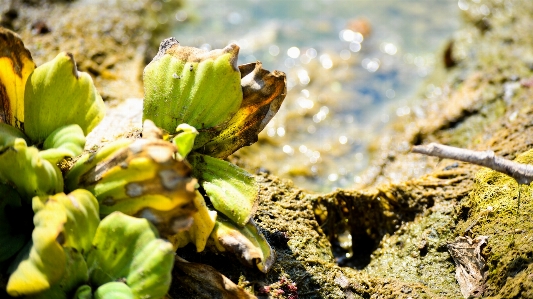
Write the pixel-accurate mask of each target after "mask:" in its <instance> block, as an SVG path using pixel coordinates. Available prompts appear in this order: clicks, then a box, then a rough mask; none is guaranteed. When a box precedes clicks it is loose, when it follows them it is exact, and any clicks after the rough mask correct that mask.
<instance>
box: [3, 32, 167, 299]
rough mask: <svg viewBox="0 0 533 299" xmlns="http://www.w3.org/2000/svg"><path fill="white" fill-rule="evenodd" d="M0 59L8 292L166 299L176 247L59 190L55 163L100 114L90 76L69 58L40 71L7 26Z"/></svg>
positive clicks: (70, 153)
mask: <svg viewBox="0 0 533 299" xmlns="http://www.w3.org/2000/svg"><path fill="white" fill-rule="evenodd" d="M0 53H2V56H1V57H0V102H1V104H2V105H1V107H2V109H3V110H2V111H1V113H0V116H1V120H2V123H0V165H1V167H0V194H1V196H0V228H1V229H0V243H1V244H2V246H1V247H0V270H1V273H2V276H4V275H6V274H7V276H8V277H9V279H8V280H7V286H6V291H7V293H8V294H9V295H11V296H32V297H34V298H67V295H68V294H69V293H74V292H76V293H77V295H76V298H78V294H79V297H80V298H90V297H91V296H92V292H93V290H91V287H92V288H94V289H95V290H94V295H95V297H97V298H98V297H102V298H103V297H107V296H108V295H109V294H111V293H112V292H116V291H117V290H119V289H120V290H121V292H123V293H124V292H125V293H128V292H129V294H130V296H129V298H134V297H135V298H139V297H145V296H152V297H155V298H162V297H163V296H164V295H165V294H166V292H167V290H168V288H169V286H170V271H171V269H172V265H173V261H174V250H173V248H172V245H171V244H170V243H168V242H166V241H164V240H162V239H159V238H158V237H159V233H158V231H157V230H156V229H155V228H154V227H153V226H152V225H151V224H150V223H149V222H148V221H147V220H146V219H137V218H134V217H130V216H126V215H124V214H122V213H118V212H117V213H114V214H112V215H110V216H109V217H106V218H105V219H104V220H103V221H101V222H100V216H101V215H102V210H101V209H100V207H99V204H98V202H97V200H96V198H95V197H94V195H93V194H92V193H91V192H89V191H87V190H83V189H76V190H72V192H71V193H69V194H68V195H66V194H65V193H63V189H64V181H63V174H62V171H61V170H60V168H59V165H60V164H64V162H65V160H64V159H65V158H74V157H76V156H78V155H80V154H81V153H82V151H83V148H84V146H85V135H86V134H88V133H89V132H90V131H91V130H92V129H93V128H94V127H95V126H96V125H97V124H98V122H100V120H101V119H102V118H103V115H104V103H103V101H102V98H101V97H100V96H99V95H98V92H97V91H96V89H95V87H94V85H93V83H92V79H91V77H90V76H89V75H88V74H85V73H81V72H78V71H77V69H76V64H75V62H74V59H73V57H72V56H71V55H69V54H68V53H60V54H59V55H58V56H57V57H56V58H55V59H54V60H52V61H50V62H48V63H45V64H43V65H42V66H39V67H37V68H35V64H34V63H33V61H32V58H31V55H30V53H29V51H28V50H27V49H25V48H24V45H23V43H22V41H21V40H20V39H19V37H18V36H17V35H16V34H14V33H13V32H11V31H8V30H6V29H3V28H0ZM125 179H128V178H127V177H125ZM32 218H33V226H32ZM131 244H137V246H133V247H132V246H131ZM115 280H124V282H125V283H126V284H124V283H122V285H120V286H118V285H117V283H118V282H114V281H115ZM85 284H90V285H91V287H89V286H88V285H85ZM76 290H77V291H76ZM84 296H85V297H84ZM87 296H88V297H87ZM126 298H127V297H126Z"/></svg>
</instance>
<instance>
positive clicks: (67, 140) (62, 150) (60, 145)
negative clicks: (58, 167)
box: [40, 124, 85, 164]
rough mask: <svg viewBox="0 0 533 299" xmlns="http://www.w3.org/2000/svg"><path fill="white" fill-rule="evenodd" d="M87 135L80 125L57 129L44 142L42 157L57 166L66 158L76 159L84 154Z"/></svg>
mask: <svg viewBox="0 0 533 299" xmlns="http://www.w3.org/2000/svg"><path fill="white" fill-rule="evenodd" d="M84 147H85V135H83V130H82V129H81V128H80V126H79V125H76V124H73V125H67V126H64V127H60V128H57V129H56V130H55V131H53V132H52V133H51V134H50V135H49V136H48V137H47V138H46V140H45V141H44V144H43V150H42V151H41V152H40V155H41V157H42V158H43V159H46V160H48V161H50V163H53V164H57V163H58V162H59V161H61V160H63V158H65V157H70V158H73V157H76V156H78V155H80V154H81V153H82V152H83V148H84Z"/></svg>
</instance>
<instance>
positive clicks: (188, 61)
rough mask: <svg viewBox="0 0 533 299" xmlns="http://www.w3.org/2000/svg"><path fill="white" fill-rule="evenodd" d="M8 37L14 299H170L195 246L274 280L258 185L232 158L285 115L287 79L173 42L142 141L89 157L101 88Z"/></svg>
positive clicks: (6, 214) (2, 150)
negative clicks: (259, 218) (259, 215)
mask: <svg viewBox="0 0 533 299" xmlns="http://www.w3.org/2000/svg"><path fill="white" fill-rule="evenodd" d="M0 39H1V40H2V43H1V44H0V47H1V49H0V50H1V51H0V53H2V55H4V56H2V57H0V70H1V72H0V100H1V103H2V107H3V111H0V120H1V121H2V122H0V165H1V166H0V191H1V192H2V195H3V197H2V198H0V199H1V201H0V216H1V217H0V228H1V231H0V241H2V244H8V245H2V248H0V270H1V273H5V274H7V275H8V276H9V280H8V282H7V292H8V293H9V294H10V295H11V296H23V295H30V296H33V297H36V298H49V297H54V298H67V294H75V295H74V297H75V298H90V297H94V298H104V297H108V296H111V294H117V296H118V295H119V294H120V296H123V297H124V298H138V297H145V296H149V297H154V298H162V297H163V296H164V295H165V293H166V292H167V290H168V288H169V286H170V271H171V269H172V265H173V263H174V250H176V249H177V248H180V247H183V246H185V245H187V244H188V243H191V242H192V243H194V244H195V246H196V249H197V250H198V251H203V250H204V249H205V248H206V247H209V248H211V249H213V250H216V251H220V252H231V253H233V254H236V255H237V257H238V258H239V259H240V260H241V261H242V262H243V263H244V264H246V265H249V266H256V267H257V268H258V269H259V270H260V271H263V272H267V271H268V270H269V269H270V268H271V266H272V264H273V262H274V256H275V254H274V251H273V250H272V248H271V247H270V245H269V244H268V242H267V241H266V239H265V238H264V236H263V235H262V234H261V232H260V231H259V230H258V229H257V227H256V225H255V224H254V222H253V220H252V217H253V214H254V213H255V210H256V209H257V204H258V191H259V190H258V185H257V182H256V181H255V178H254V177H253V176H252V175H250V174H248V173H247V172H246V171H244V170H243V169H241V168H239V167H237V166H236V165H233V164H231V163H230V162H228V161H225V160H224V159H225V158H226V157H227V156H228V155H230V154H232V153H233V152H235V151H236V150H238V149H239V148H241V147H242V146H245V145H249V144H252V143H253V142H255V141H256V140H257V134H258V133H259V132H260V131H261V130H262V129H263V128H264V127H265V125H266V124H267V123H268V121H269V120H270V119H271V118H272V117H273V116H274V115H275V113H276V112H277V110H278V109H279V106H280V105H281V102H282V101H283V99H284V97H285V93H286V88H285V75H284V74H283V73H281V72H277V71H275V72H269V71H266V70H263V69H262V67H261V63H260V62H256V63H252V64H247V65H243V66H239V67H237V66H236V61H237V55H238V50H239V48H238V47H237V46H236V45H231V46H228V47H226V48H224V49H222V50H214V51H211V52H207V51H203V50H200V49H195V48H189V47H181V46H179V44H178V43H177V41H176V40H175V39H173V38H170V39H167V40H165V41H163V42H162V43H161V47H160V49H159V53H158V54H157V55H156V57H155V58H154V60H153V61H152V62H151V63H150V64H149V65H148V66H147V67H146V68H145V72H144V76H143V78H144V83H145V99H144V111H143V118H144V123H143V132H142V138H141V139H127V140H117V141H115V142H112V143H110V144H108V145H106V146H103V147H102V148H100V149H98V150H96V151H94V152H90V153H86V154H84V155H81V154H82V152H83V149H84V146H85V136H86V135H87V134H88V133H89V132H90V131H91V130H92V129H93V128H94V127H95V126H96V125H97V124H98V123H99V122H100V120H101V119H102V118H103V114H104V104H103V101H102V98H101V97H100V96H99V94H98V92H97V91H96V89H95V87H94V85H93V83H92V79H91V77H90V76H89V75H87V74H85V73H81V72H78V71H77V68H76V64H75V62H74V59H73V57H72V55H70V54H68V53H61V54H59V55H58V56H57V57H56V58H55V59H54V60H52V61H50V62H48V63H45V64H43V65H42V66H39V67H37V68H36V67H35V64H34V63H33V61H32V58H31V54H30V53H29V51H28V50H27V49H25V48H24V45H23V43H22V41H21V40H20V39H19V38H18V36H17V35H16V34H14V33H12V32H10V31H8V30H6V29H2V28H0ZM80 155H81V156H80ZM71 160H74V162H70V161H71ZM66 193H68V194H66ZM128 215H129V216H128ZM19 216H20V217H19ZM131 216H134V217H131ZM136 217H139V218H145V219H139V218H136ZM32 218H33V224H34V226H32V225H31V219H32ZM101 218H102V219H103V220H101V221H100V219H101ZM21 222H22V223H23V225H18V223H21ZM30 233H31V238H30ZM160 235H161V236H162V237H164V238H166V239H168V240H169V241H170V243H169V242H167V241H164V240H162V239H159V236H160ZM132 244H137V245H135V246H132ZM180 263H181V264H180V265H181V267H184V268H186V269H188V271H191V273H195V271H197V270H198V269H204V267H202V266H195V265H193V264H187V263H186V262H180ZM202 271H203V270H202ZM213 271H214V270H213ZM3 275H4V274H3ZM213 275H215V276H217V275H220V274H218V273H214V274H213ZM217 277H218V276H217ZM239 292H240V291H239ZM243 292H244V291H243Z"/></svg>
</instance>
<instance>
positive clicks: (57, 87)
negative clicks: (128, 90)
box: [24, 52, 105, 144]
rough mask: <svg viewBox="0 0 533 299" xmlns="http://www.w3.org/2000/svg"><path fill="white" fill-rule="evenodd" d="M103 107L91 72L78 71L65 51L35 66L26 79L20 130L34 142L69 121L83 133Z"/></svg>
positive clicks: (67, 123) (98, 115)
mask: <svg viewBox="0 0 533 299" xmlns="http://www.w3.org/2000/svg"><path fill="white" fill-rule="evenodd" d="M104 110H105V105H104V102H103V100H102V98H101V97H100V95H99V94H98V92H97V91H96V88H95V87H94V84H93V81H92V79H91V76H89V74H87V73H83V72H78V70H77V68H76V63H75V62H74V58H73V57H72V55H71V54H69V53H65V52H63V53H60V54H59V55H57V56H56V58H54V59H53V60H51V61H49V62H47V63H45V64H43V65H41V66H39V67H38V68H36V69H35V71H34V72H33V73H32V74H31V75H30V77H29V78H28V80H27V82H26V90H25V93H24V119H25V124H24V131H25V132H26V134H27V135H28V136H29V137H30V139H31V140H32V141H33V142H35V143H37V144H39V143H41V142H43V141H44V140H45V139H46V138H47V137H48V136H49V135H50V134H51V133H52V132H54V131H55V130H56V129H58V128H60V127H63V126H66V125H71V124H77V125H79V126H80V127H81V129H82V130H83V133H84V135H85V136H87V134H88V133H89V132H90V131H91V130H92V129H93V128H94V127H96V125H97V124H98V123H99V122H100V121H101V120H102V118H103V117H104Z"/></svg>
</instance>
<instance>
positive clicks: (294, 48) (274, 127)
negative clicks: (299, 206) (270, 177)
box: [172, 0, 459, 192]
mask: <svg viewBox="0 0 533 299" xmlns="http://www.w3.org/2000/svg"><path fill="white" fill-rule="evenodd" d="M458 11H459V8H458V3H457V1H452V0H373V1H371V0H357V1H338V0H321V1H320V0H316V1H309V0H307V1H299V0H290V1H288V0H270V1H259V0H219V1H213V0H210V1H207V0H196V1H189V3H188V4H187V6H186V7H185V8H184V9H183V10H180V11H178V12H177V13H176V14H175V19H174V20H172V22H173V23H174V24H175V29H174V32H173V35H174V36H175V37H176V38H177V39H178V40H179V42H180V43H181V44H182V45H186V46H195V47H203V48H206V49H213V48H222V47H224V46H226V45H227V44H228V43H232V42H233V43H237V44H238V45H239V46H240V48H241V50H240V58H239V63H240V64H242V63H248V62H253V61H256V60H260V61H262V62H263V67H264V68H266V69H269V70H273V69H278V70H281V71H284V72H285V73H286V74H287V83H288V94H287V97H286V99H285V102H284V104H283V105H282V108H281V109H280V111H279V112H278V115H277V116H276V117H275V118H274V119H273V120H272V122H271V123H270V124H269V125H268V126H267V127H266V128H265V130H264V131H263V132H262V133H261V135H260V141H259V142H258V143H257V144H255V145H253V146H251V147H248V148H245V149H242V150H240V151H239V152H237V156H238V157H239V158H240V162H241V163H243V164H244V165H245V166H246V167H247V168H248V169H249V170H250V171H258V170H261V171H270V172H271V173H273V174H275V175H278V176H281V177H285V178H290V179H292V180H293V181H294V182H295V184H296V185H298V186H299V187H302V188H304V189H307V190H315V191H320V192H324V191H329V190H332V189H335V188H350V187H351V186H354V185H355V184H356V183H358V182H359V181H360V180H361V178H360V177H359V174H360V173H361V172H362V171H363V170H364V169H365V168H366V167H367V166H368V163H369V149H368V146H369V144H372V141H373V140H374V139H376V138H377V136H379V130H380V129H381V128H382V127H383V126H384V125H386V124H387V123H389V122H390V121H391V119H393V118H397V117H402V116H405V115H408V114H410V113H413V111H411V108H410V107H409V105H408V104H409V102H410V100H411V99H413V98H414V95H415V92H416V91H417V90H418V89H419V88H420V85H421V82H423V80H424V78H425V77H426V76H427V75H428V74H429V73H430V72H431V70H432V68H433V67H434V66H435V64H436V63H441V61H440V58H437V57H436V56H435V53H437V50H438V49H439V48H442V46H443V45H444V44H445V41H446V39H447V38H449V37H450V36H451V34H452V32H453V31H454V30H456V29H457V28H458V25H459V17H458ZM432 92H437V93H438V92H439V91H438V90H433V91H432Z"/></svg>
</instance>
